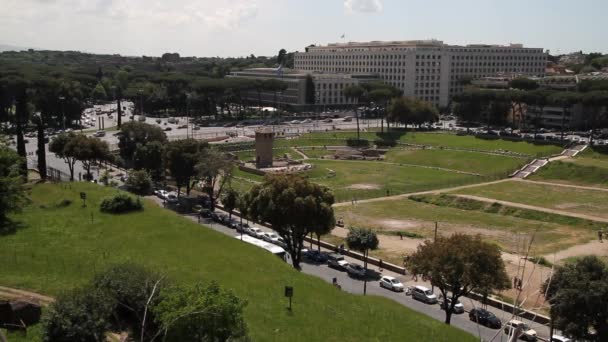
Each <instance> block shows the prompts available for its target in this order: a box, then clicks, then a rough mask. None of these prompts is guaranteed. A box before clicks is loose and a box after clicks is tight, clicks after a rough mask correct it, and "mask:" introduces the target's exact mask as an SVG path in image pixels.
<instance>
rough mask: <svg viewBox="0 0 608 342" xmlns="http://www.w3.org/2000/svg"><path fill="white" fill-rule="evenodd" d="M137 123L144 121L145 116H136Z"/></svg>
mask: <svg viewBox="0 0 608 342" xmlns="http://www.w3.org/2000/svg"><path fill="white" fill-rule="evenodd" d="M137 121H141V122H144V121H146V116H145V115H140V116H138V117H137Z"/></svg>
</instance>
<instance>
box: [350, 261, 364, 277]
mask: <svg viewBox="0 0 608 342" xmlns="http://www.w3.org/2000/svg"><path fill="white" fill-rule="evenodd" d="M345 269H346V273H348V275H349V276H351V277H353V278H365V275H366V271H365V268H363V266H361V265H359V264H350V263H349V264H348V265H346V267H345Z"/></svg>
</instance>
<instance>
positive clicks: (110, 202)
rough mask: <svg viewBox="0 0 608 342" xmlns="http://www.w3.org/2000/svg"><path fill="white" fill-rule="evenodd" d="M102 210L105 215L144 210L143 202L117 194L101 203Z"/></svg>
mask: <svg viewBox="0 0 608 342" xmlns="http://www.w3.org/2000/svg"><path fill="white" fill-rule="evenodd" d="M100 209H101V211H102V212H104V213H111V214H122V213H128V212H131V211H138V210H142V209H143V205H142V203H141V201H140V200H139V198H138V199H135V198H133V197H131V196H129V195H127V194H117V195H114V196H111V197H106V198H104V199H103V200H102V201H101V205H100Z"/></svg>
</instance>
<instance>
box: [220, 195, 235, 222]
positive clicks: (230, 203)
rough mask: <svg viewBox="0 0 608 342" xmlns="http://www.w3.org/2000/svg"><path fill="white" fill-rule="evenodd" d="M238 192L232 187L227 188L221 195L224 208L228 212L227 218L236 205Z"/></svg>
mask: <svg viewBox="0 0 608 342" xmlns="http://www.w3.org/2000/svg"><path fill="white" fill-rule="evenodd" d="M238 200H239V193H238V192H237V191H236V190H234V189H228V190H227V191H226V192H225V193H224V195H223V196H222V204H223V205H224V210H226V211H227V212H228V218H230V219H231V218H232V212H233V211H234V209H235V208H236V207H237V205H238Z"/></svg>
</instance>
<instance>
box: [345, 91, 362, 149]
mask: <svg viewBox="0 0 608 342" xmlns="http://www.w3.org/2000/svg"><path fill="white" fill-rule="evenodd" d="M342 93H343V94H344V97H346V98H347V99H349V100H350V101H352V102H353V111H354V113H355V120H357V140H360V139H361V133H360V129H359V114H358V111H357V107H358V106H359V101H361V98H362V97H363V95H364V94H365V89H364V88H363V87H361V86H360V85H349V86H346V87H344V90H343V91H342Z"/></svg>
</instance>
